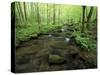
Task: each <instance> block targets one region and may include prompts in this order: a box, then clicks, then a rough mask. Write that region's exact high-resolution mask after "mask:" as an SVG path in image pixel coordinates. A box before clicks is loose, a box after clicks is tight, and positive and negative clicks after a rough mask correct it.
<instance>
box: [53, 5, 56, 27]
mask: <svg viewBox="0 0 100 75" xmlns="http://www.w3.org/2000/svg"><path fill="white" fill-rule="evenodd" d="M55 17H56V16H55V4H53V25H54V24H55Z"/></svg>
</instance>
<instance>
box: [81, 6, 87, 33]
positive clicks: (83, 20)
mask: <svg viewBox="0 0 100 75" xmlns="http://www.w3.org/2000/svg"><path fill="white" fill-rule="evenodd" d="M82 8H83V16H82V30H81V32H82V33H83V32H84V27H85V26H84V23H85V8H86V6H82Z"/></svg>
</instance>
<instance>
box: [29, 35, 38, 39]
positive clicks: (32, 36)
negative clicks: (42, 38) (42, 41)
mask: <svg viewBox="0 0 100 75" xmlns="http://www.w3.org/2000/svg"><path fill="white" fill-rule="evenodd" d="M37 38H38V35H37V34H32V35H30V40H31V39H37Z"/></svg>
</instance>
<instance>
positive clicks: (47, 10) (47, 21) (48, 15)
mask: <svg viewBox="0 0 100 75" xmlns="http://www.w3.org/2000/svg"><path fill="white" fill-rule="evenodd" d="M48 12H49V11H48V4H47V24H48V23H49V13H48Z"/></svg>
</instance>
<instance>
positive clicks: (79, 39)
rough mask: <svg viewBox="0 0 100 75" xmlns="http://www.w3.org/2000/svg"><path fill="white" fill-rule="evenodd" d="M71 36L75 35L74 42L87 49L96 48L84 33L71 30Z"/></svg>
mask: <svg viewBox="0 0 100 75" xmlns="http://www.w3.org/2000/svg"><path fill="white" fill-rule="evenodd" d="M72 36H74V37H75V40H76V43H77V44H80V45H81V47H82V48H86V49H88V50H94V49H96V43H95V42H94V41H93V40H92V39H90V38H89V37H87V36H86V35H85V34H84V33H81V32H78V31H75V32H73V34H72Z"/></svg>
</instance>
